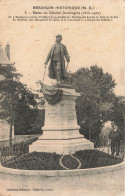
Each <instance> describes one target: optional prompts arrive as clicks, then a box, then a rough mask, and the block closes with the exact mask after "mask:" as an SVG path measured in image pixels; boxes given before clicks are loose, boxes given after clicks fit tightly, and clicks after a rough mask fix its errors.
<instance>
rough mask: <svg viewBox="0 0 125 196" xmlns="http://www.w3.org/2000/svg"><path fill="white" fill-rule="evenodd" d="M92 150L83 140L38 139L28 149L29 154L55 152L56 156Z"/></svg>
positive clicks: (91, 145) (92, 147) (90, 145)
mask: <svg viewBox="0 0 125 196" xmlns="http://www.w3.org/2000/svg"><path fill="white" fill-rule="evenodd" d="M85 149H94V144H93V143H92V142H90V141H89V140H87V139H85V138H76V139H68V140H65V139H63V140H62V139H60V140H41V139H38V140H37V141H36V142H35V143H33V144H32V145H31V146H30V147H29V152H33V151H37V152H51V153H53V152H55V153H57V154H73V153H75V152H76V151H79V150H85Z"/></svg>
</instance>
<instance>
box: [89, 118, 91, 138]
mask: <svg viewBox="0 0 125 196" xmlns="http://www.w3.org/2000/svg"><path fill="white" fill-rule="evenodd" d="M89 140H90V141H91V123H90V120H89Z"/></svg>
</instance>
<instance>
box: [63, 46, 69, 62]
mask: <svg viewBox="0 0 125 196" xmlns="http://www.w3.org/2000/svg"><path fill="white" fill-rule="evenodd" d="M64 55H65V58H66V60H67V62H70V56H69V53H68V51H67V48H66V46H64Z"/></svg>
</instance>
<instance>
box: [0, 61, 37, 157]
mask: <svg viewBox="0 0 125 196" xmlns="http://www.w3.org/2000/svg"><path fill="white" fill-rule="evenodd" d="M0 73H1V75H3V76H4V77H3V79H2V80H0V93H1V97H0V118H1V119H5V120H6V121H8V123H9V124H10V136H9V146H10V154H12V127H13V125H15V130H16V131H17V130H18V129H20V132H22V133H23V130H26V129H28V128H29V129H31V128H32V124H33V123H35V121H36V119H37V117H36V116H37V114H38V109H37V102H36V99H35V97H36V94H34V93H32V92H31V91H30V90H29V89H28V88H27V87H26V85H24V84H22V83H21V82H20V80H19V79H20V76H22V75H21V74H18V73H17V72H16V69H15V67H14V66H13V65H7V66H2V65H0ZM18 133H19V132H18Z"/></svg>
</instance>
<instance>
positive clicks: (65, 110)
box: [29, 35, 94, 154]
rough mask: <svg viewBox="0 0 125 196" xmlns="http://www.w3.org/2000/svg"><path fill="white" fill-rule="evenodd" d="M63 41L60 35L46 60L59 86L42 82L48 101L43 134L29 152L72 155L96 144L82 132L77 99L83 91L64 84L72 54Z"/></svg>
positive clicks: (52, 76)
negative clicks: (76, 103)
mask: <svg viewBox="0 0 125 196" xmlns="http://www.w3.org/2000/svg"><path fill="white" fill-rule="evenodd" d="M61 41H62V36H61V35H57V36H56V44H54V45H53V46H52V48H51V49H50V51H49V53H48V56H47V59H46V61H45V70H46V66H47V64H48V62H49V61H50V64H49V68H48V76H49V78H51V79H56V81H57V85H46V84H45V83H44V81H43V94H44V97H45V100H46V109H45V123H44V127H42V130H43V135H41V136H40V137H39V139H38V140H37V141H36V142H34V143H33V144H32V145H30V148H29V151H30V152H33V151H39V152H56V153H58V154H73V153H75V152H76V151H79V150H84V149H93V148H94V144H93V143H92V142H90V141H89V140H87V139H85V138H84V136H83V135H81V134H80V133H79V128H80V127H79V125H78V124H77V118H76V111H75V100H76V99H77V97H78V96H80V94H79V93H76V92H75V89H73V87H72V86H71V85H66V84H65V78H66V74H67V73H66V72H67V71H66V70H67V69H66V66H65V59H66V61H67V63H69V62H70V57H69V54H68V51H67V48H66V46H65V45H63V44H62V43H61Z"/></svg>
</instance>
